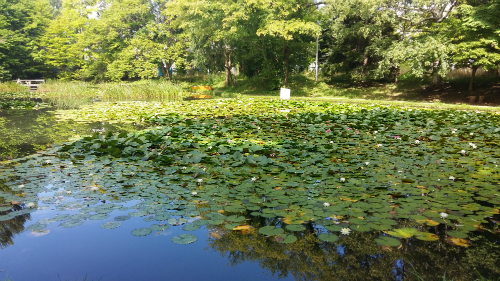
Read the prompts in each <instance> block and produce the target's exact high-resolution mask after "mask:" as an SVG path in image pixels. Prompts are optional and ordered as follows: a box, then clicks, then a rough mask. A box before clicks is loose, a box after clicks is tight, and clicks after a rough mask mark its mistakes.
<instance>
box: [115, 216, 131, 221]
mask: <svg viewBox="0 0 500 281" xmlns="http://www.w3.org/2000/svg"><path fill="white" fill-rule="evenodd" d="M129 219H130V216H117V217H115V218H114V220H115V221H126V220H129Z"/></svg>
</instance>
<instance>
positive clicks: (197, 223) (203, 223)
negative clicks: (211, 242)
mask: <svg viewBox="0 0 500 281" xmlns="http://www.w3.org/2000/svg"><path fill="white" fill-rule="evenodd" d="M209 223H210V221H209V220H204V219H200V220H195V221H194V222H193V224H194V225H207V224H209Z"/></svg>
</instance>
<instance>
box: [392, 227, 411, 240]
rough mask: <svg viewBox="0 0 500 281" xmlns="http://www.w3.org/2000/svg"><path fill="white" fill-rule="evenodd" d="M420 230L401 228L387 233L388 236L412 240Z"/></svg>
mask: <svg viewBox="0 0 500 281" xmlns="http://www.w3.org/2000/svg"><path fill="white" fill-rule="evenodd" d="M418 232H419V231H418V229H416V228H409V227H405V228H400V229H394V231H387V234H389V235H392V236H395V237H398V238H411V237H413V236H414V235H416V234H417V233H418Z"/></svg>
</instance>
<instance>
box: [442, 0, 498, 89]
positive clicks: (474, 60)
mask: <svg viewBox="0 0 500 281" xmlns="http://www.w3.org/2000/svg"><path fill="white" fill-rule="evenodd" d="M448 24H449V26H450V27H451V28H452V30H453V33H452V34H453V37H452V44H453V52H452V57H453V61H454V62H455V63H456V64H457V66H458V67H460V66H462V67H470V68H472V76H471V80H470V83H469V91H472V90H473V84H474V78H475V76H476V71H477V69H478V68H479V67H482V68H483V69H485V70H488V69H498V67H499V64H500V45H499V44H500V0H492V1H488V2H486V3H483V4H481V5H478V6H472V5H469V4H462V5H460V7H459V9H458V11H457V14H456V15H455V16H454V17H452V18H450V20H449V23H448Z"/></svg>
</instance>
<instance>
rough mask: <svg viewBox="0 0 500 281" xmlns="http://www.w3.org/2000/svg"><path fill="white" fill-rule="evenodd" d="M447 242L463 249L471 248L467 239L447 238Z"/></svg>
mask: <svg viewBox="0 0 500 281" xmlns="http://www.w3.org/2000/svg"><path fill="white" fill-rule="evenodd" d="M446 241H447V242H448V243H451V244H455V245H457V246H461V247H469V246H470V241H469V240H467V239H462V238H455V237H449V238H446Z"/></svg>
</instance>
